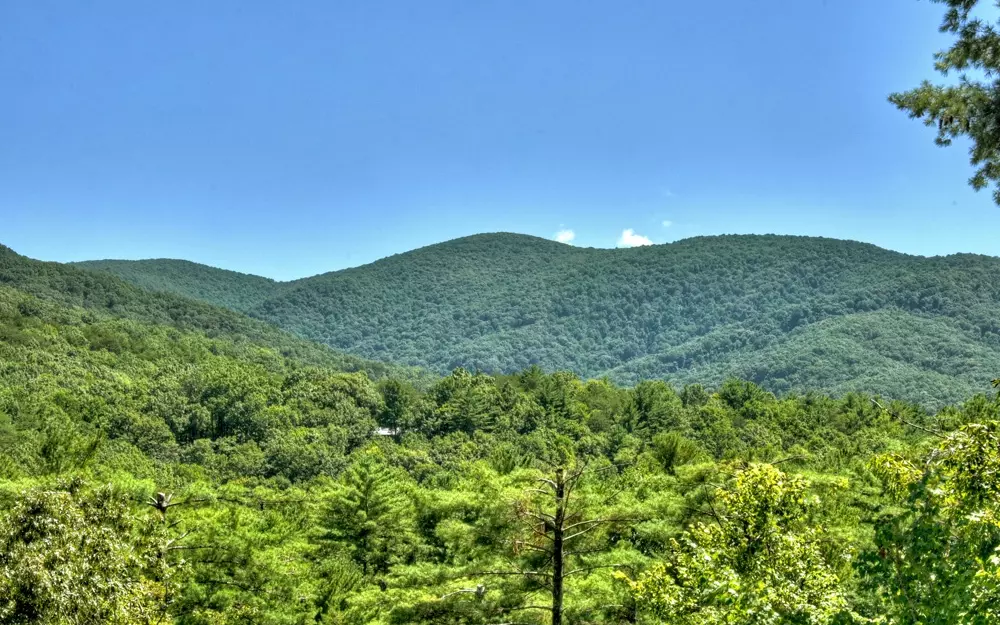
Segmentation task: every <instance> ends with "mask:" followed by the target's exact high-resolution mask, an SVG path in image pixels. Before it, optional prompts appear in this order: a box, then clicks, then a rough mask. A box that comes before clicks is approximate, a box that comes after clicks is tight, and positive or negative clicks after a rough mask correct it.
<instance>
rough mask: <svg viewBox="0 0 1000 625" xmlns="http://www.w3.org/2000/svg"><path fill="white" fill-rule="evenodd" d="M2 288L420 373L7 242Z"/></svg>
mask: <svg viewBox="0 0 1000 625" xmlns="http://www.w3.org/2000/svg"><path fill="white" fill-rule="evenodd" d="M192 264H193V263H192ZM0 288H4V289H7V290H10V291H11V292H13V293H15V294H16V293H22V294H27V295H30V296H33V297H35V298H37V299H39V300H41V301H42V302H46V303H51V304H54V305H57V306H61V307H72V308H83V309H85V310H86V312H87V313H88V315H85V316H84V317H83V319H84V322H86V323H90V322H91V321H93V320H95V319H109V318H117V319H126V320H130V321H135V322H138V323H141V324H145V325H147V326H150V327H155V326H168V327H172V328H175V329H178V330H182V331H193V332H197V333H200V334H202V335H204V336H206V337H208V338H221V339H223V340H224V342H225V343H227V344H232V345H236V346H240V347H250V346H258V347H262V348H265V349H268V350H272V351H274V352H275V353H277V354H279V355H280V356H282V357H286V358H291V359H293V360H295V361H296V362H299V363H303V364H313V365H321V366H325V367H330V368H334V369H337V370H341V371H360V370H363V371H366V372H368V373H369V374H370V375H372V376H383V375H387V374H392V375H397V376H403V377H415V376H418V375H419V374H418V373H417V372H414V371H409V370H405V369H404V368H401V367H396V366H393V365H387V364H385V363H381V362H372V361H369V360H365V359H363V358H359V357H357V356H353V355H349V354H344V353H340V352H337V351H335V350H333V349H330V348H328V347H327V346H323V345H318V344H316V343H314V342H311V341H308V340H303V339H301V338H299V337H295V336H292V335H290V334H288V333H287V332H285V331H283V330H281V329H279V328H276V327H274V326H272V325H270V324H267V323H264V322H261V321H259V320H256V319H251V318H249V317H247V316H245V315H243V314H240V313H237V312H234V311H231V310H227V309H225V308H222V307H219V306H214V305H211V304H208V303H205V302H200V301H197V300H194V299H190V298H187V297H182V296H179V295H175V294H171V293H157V292H151V291H146V290H143V289H141V288H138V287H136V286H135V285H132V284H129V283H128V282H126V281H125V280H122V279H120V278H117V277H115V276H112V275H109V274H108V273H106V272H101V271H88V270H85V269H80V268H77V267H73V266H70V265H65V264H60V263H48V262H41V261H37V260H33V259H30V258H27V257H25V256H21V255H20V254H17V253H16V252H14V251H13V250H11V249H10V248H8V247H5V246H3V245H0ZM12 296H13V295H12ZM73 314H74V315H75V314H76V313H73Z"/></svg>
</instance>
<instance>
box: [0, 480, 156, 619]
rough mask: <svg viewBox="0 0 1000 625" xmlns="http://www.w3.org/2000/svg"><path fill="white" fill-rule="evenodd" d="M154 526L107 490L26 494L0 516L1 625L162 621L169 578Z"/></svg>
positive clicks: (71, 485) (79, 487)
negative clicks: (2, 624)
mask: <svg viewBox="0 0 1000 625" xmlns="http://www.w3.org/2000/svg"><path fill="white" fill-rule="evenodd" d="M157 525H158V524H157V523H156V520H155V518H154V517H151V516H149V515H141V516H140V515H137V514H136V512H135V511H134V510H133V507H132V506H131V505H130V502H129V501H128V499H127V498H126V497H125V496H124V495H123V493H122V492H121V491H119V490H117V489H115V488H114V487H111V486H106V487H102V488H98V489H95V490H91V489H89V488H87V487H86V486H85V485H83V484H81V483H79V482H76V481H70V482H65V483H63V484H62V485H60V486H58V487H57V488H56V489H54V490H40V489H39V490H34V491H31V492H28V493H25V495H24V496H23V497H22V498H20V499H19V500H18V502H17V503H16V505H15V506H14V507H13V508H12V509H10V510H8V511H6V512H5V513H4V514H3V515H2V516H0V623H4V624H20V623H24V624H28V623H32V624H39V625H41V624H45V625H48V624H52V625H64V624H65V625H75V624H78V623H79V624H82V623H121V624H123V625H128V624H131V623H135V624H139V623H149V622H151V621H156V620H159V619H161V618H162V617H163V615H164V612H165V609H166V606H167V601H168V596H169V593H170V589H171V577H172V573H173V572H172V570H171V569H170V567H168V566H167V565H166V563H165V561H164V560H163V555H164V551H163V547H164V541H163V539H162V538H161V534H160V531H159V529H158V528H157Z"/></svg>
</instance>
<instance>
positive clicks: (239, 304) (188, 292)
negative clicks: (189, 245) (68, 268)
mask: <svg viewBox="0 0 1000 625" xmlns="http://www.w3.org/2000/svg"><path fill="white" fill-rule="evenodd" d="M72 264H74V265H76V266H77V267H81V268H84V269H95V270H98V271H104V272H106V273H112V274H114V275H116V276H118V277H119V278H122V279H124V280H126V281H128V282H131V283H132V284H135V285H136V286H140V287H142V288H144V289H147V290H150V291H161V292H164V293H176V294H179V295H185V296H187V297H191V298H194V299H199V300H204V301H207V302H211V303H213V304H215V305H217V306H224V307H226V308H230V309H232V310H238V311H240V312H247V311H248V310H250V309H252V308H253V307H254V306H257V305H259V304H261V303H262V302H264V301H265V300H267V299H268V298H270V297H274V296H275V295H277V294H278V292H279V291H280V289H281V287H282V284H281V283H280V282H275V281H274V280H271V279H270V278H262V277H260V276H254V275H250V274H245V273H238V272H236V271H227V270H225V269H216V268H215V267H209V266H207V265H200V264H198V263H192V262H191V261H187V260H172V259H165V258H158V259H153V260H88V261H84V262H81V263H72Z"/></svg>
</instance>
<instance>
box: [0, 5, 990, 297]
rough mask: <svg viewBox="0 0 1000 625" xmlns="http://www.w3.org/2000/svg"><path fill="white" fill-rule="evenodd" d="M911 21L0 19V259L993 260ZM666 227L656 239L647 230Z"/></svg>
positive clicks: (270, 272)
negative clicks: (2, 248)
mask: <svg viewBox="0 0 1000 625" xmlns="http://www.w3.org/2000/svg"><path fill="white" fill-rule="evenodd" d="M941 14H942V9H941V6H940V5H937V4H933V3H930V2H927V1H926V0H925V1H917V0H877V1H875V0H795V1H792V0H762V1H759V2H747V1H746V0H716V1H715V2H711V3H703V2H663V1H661V0H634V1H629V2H611V1H607V2H586V1H581V0H572V1H570V0H546V1H545V2H510V0H477V1H475V2H470V1H468V0H452V1H447V2H445V1H438V0H423V1H420V2H416V1H411V0H397V1H386V2H329V1H326V0H298V1H296V2H263V1H256V0H254V1H250V0H213V1H211V2H201V1H198V2H195V1H189V0H183V1H178V0H173V1H170V2H136V1H135V0H120V1H115V2H112V1H108V0H93V1H88V2H68V1H66V0H58V1H52V0H31V1H26V2H16V1H6V2H0V81H2V82H0V84H3V91H2V93H3V95H2V97H0V242H2V243H4V244H6V245H8V246H10V247H13V248H14V249H15V250H17V251H19V252H21V253H23V254H26V255H28V256H32V257H35V258H41V259H45V260H59V261H69V260H83V259H90V258H149V257H173V258H187V259H191V260H195V261H198V262H204V263H208V264H212V265H216V266H221V267H226V268H230V269H236V270H240V271H246V272H251V273H258V274H262V275H267V276H271V277H275V278H279V279H285V278H294V277H300V276H305V275H310V274H315V273H319V272H322V271H327V270H331V269H338V268H343V267H346V266H352V265H358V264H362V263H365V262H369V261H372V260H375V259H377V258H380V257H383V256H386V255H388V254H393V253H397V252H401V251H405V250H408V249H412V248H415V247H420V246H422V245H427V244H430V243H434V242H438V241H443V240H447V239H450V238H454V237H458V236H463V235H467V234H472V233H477V232H492V231H513V232H523V233H528V234H534V235H538V236H544V237H554V236H555V233H556V232H557V231H559V230H562V229H571V230H573V231H574V233H575V235H576V238H575V241H574V243H575V244H578V245H585V246H599V247H613V246H614V245H615V244H616V242H617V241H618V240H619V238H620V236H621V234H622V231H623V230H625V229H627V228H628V229H632V230H633V232H634V233H635V235H637V236H643V237H647V238H648V239H650V240H652V241H653V242H657V243H659V242H665V241H672V240H676V239H679V238H685V237H689V236H694V235H702V234H719V233H749V232H753V233H770V232H774V233H787V234H810V235H823V236H831V237H839V238H850V239H858V240H863V241H869V242H872V243H876V244H878V245H882V246H884V247H888V248H892V249H896V250H900V251H905V252H910V253H917V254H942V253H952V252H959V251H964V252H978V253H985V254H992V255H1000V238H998V237H997V236H996V235H995V229H996V223H997V221H998V219H1000V208H997V207H995V206H994V205H993V204H992V203H991V199H990V197H989V193H981V194H976V193H974V192H973V191H972V190H971V189H969V188H968V186H967V185H966V179H967V178H968V177H969V175H970V174H971V169H970V166H969V165H968V158H967V152H966V150H967V148H966V146H965V145H956V146H955V147H953V148H950V149H941V148H937V147H935V146H934V145H933V142H932V138H933V133H932V131H931V130H929V129H927V128H925V127H923V126H921V125H920V124H919V123H918V122H915V121H912V120H909V119H907V118H906V116H905V115H903V114H902V113H899V112H898V111H896V110H895V109H894V108H893V107H892V106H891V105H889V104H888V103H887V102H886V95H887V94H888V93H889V92H891V91H894V90H901V89H906V88H909V87H912V86H915V85H916V84H917V83H918V82H919V81H920V80H921V79H923V78H933V77H934V76H935V75H934V73H933V71H932V68H931V62H932V61H931V53H932V52H933V51H934V50H935V49H938V48H940V47H942V46H943V45H944V44H945V43H946V42H947V39H945V38H943V36H941V35H939V34H938V33H937V31H936V29H937V26H938V24H939V22H940V18H941ZM664 222H669V223H670V225H669V226H664Z"/></svg>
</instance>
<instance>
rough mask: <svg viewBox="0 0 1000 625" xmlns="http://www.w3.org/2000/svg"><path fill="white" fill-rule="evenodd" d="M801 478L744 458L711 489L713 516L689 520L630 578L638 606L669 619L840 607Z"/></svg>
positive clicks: (824, 618)
mask: <svg viewBox="0 0 1000 625" xmlns="http://www.w3.org/2000/svg"><path fill="white" fill-rule="evenodd" d="M806 488H807V484H806V482H805V481H804V480H803V479H802V478H799V477H796V476H792V475H786V474H784V473H782V472H781V471H779V470H778V469H777V468H775V467H774V466H772V465H767V464H758V465H752V466H751V467H750V468H749V469H747V470H745V471H742V472H740V473H739V474H738V475H737V476H736V479H735V480H734V484H733V485H732V487H731V488H728V489H725V490H721V491H720V492H719V493H718V504H719V506H718V508H713V511H712V512H711V513H710V514H711V515H712V516H714V519H713V523H696V524H695V525H694V526H693V527H691V528H690V529H689V530H687V531H686V532H684V534H683V535H682V536H681V537H680V538H679V539H677V540H673V541H672V543H671V550H670V553H669V555H668V557H667V559H666V560H665V561H664V562H662V563H659V564H656V565H654V566H653V567H651V568H650V569H649V570H648V571H647V572H645V573H643V574H642V575H640V576H639V577H638V578H636V579H635V580H630V585H631V587H632V590H633V592H634V596H635V600H636V603H637V604H638V607H639V610H640V611H648V612H650V613H652V614H653V615H654V616H656V617H657V618H660V619H662V621H663V622H665V623H670V624H671V625H695V624H705V625H712V624H719V625H722V624H726V625H736V624H747V625H750V624H754V625H763V624H774V625H778V624H784V623H810V624H817V625H818V624H822V623H831V622H832V621H833V619H834V618H835V617H836V616H837V615H838V614H840V613H841V612H843V611H845V610H846V609H847V607H848V606H847V602H846V600H845V596H844V593H843V591H842V589H841V588H840V580H839V579H838V578H837V575H836V574H835V572H834V570H833V568H832V567H831V565H830V563H829V562H827V560H826V558H825V554H824V549H823V548H822V546H821V540H822V530H821V529H820V528H818V527H815V526H809V525H808V524H807V523H806V516H807V514H808V511H809V508H810V506H811V505H812V502H811V501H810V497H809V495H808V494H807V491H806Z"/></svg>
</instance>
